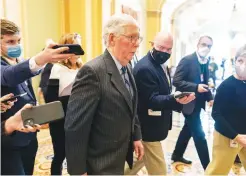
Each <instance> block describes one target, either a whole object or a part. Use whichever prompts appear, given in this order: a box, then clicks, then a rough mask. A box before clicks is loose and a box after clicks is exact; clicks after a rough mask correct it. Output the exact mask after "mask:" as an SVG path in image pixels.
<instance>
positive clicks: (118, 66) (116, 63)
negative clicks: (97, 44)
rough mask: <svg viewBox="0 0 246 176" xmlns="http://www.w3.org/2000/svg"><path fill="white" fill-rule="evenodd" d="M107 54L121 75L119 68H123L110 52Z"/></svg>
mask: <svg viewBox="0 0 246 176" xmlns="http://www.w3.org/2000/svg"><path fill="white" fill-rule="evenodd" d="M108 52H109V51H108ZM109 54H110V55H111V57H112V58H113V60H114V63H115V65H116V67H117V69H118V70H119V72H120V74H121V72H122V70H121V68H122V67H123V66H122V65H121V64H120V62H119V61H118V60H117V59H116V57H114V56H113V55H112V54H111V53H110V52H109Z"/></svg>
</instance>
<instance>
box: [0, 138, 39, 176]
mask: <svg viewBox="0 0 246 176" xmlns="http://www.w3.org/2000/svg"><path fill="white" fill-rule="evenodd" d="M37 150H38V141H37V138H35V139H33V140H32V141H31V142H30V143H29V145H27V146H25V147H15V148H6V147H2V148H1V154H2V156H1V175H32V174H33V169H34V163H35V157H36V153H37Z"/></svg>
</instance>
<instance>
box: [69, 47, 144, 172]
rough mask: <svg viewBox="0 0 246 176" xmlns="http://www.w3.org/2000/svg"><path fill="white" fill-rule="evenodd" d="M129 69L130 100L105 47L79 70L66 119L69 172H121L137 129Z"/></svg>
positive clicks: (131, 150) (130, 159)
mask: <svg viewBox="0 0 246 176" xmlns="http://www.w3.org/2000/svg"><path fill="white" fill-rule="evenodd" d="M127 70H128V73H129V77H130V81H131V84H132V85H133V92H134V96H133V98H132V97H131V96H130V93H129V92H128V90H127V88H126V86H125V84H124V82H123V79H122V78H121V75H120V73H119V71H118V69H117V67H116V64H115V62H114V60H113V58H112V57H111V55H110V54H109V52H108V51H107V50H106V51H105V52H104V54H103V55H101V56H99V57H97V58H95V59H93V60H92V61H90V62H88V63H87V64H85V65H84V66H83V67H82V68H81V69H80V71H79V72H78V74H77V77H76V80H75V83H74V85H73V90H72V94H71V97H70V99H69V103H68V108H67V115H66V119H65V134H66V158H67V164H68V172H69V174H72V175H80V174H83V173H85V172H87V173H88V174H98V175H99V174H108V175H109V174H114V175H118V174H124V164H125V161H126V158H128V160H129V162H130V163H132V155H133V154H132V152H133V145H132V141H133V140H139V139H141V131H140V126H139V122H138V118H137V89H136V85H135V81H134V78H133V76H132V73H131V69H130V67H129V66H128V67H127ZM129 146H130V147H129Z"/></svg>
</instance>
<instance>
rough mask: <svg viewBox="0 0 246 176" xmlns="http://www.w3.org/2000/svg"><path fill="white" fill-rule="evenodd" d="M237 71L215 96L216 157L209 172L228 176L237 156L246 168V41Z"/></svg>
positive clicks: (236, 61)
mask: <svg viewBox="0 0 246 176" xmlns="http://www.w3.org/2000/svg"><path fill="white" fill-rule="evenodd" d="M235 71H236V72H235V74H234V75H232V76H230V77H229V78H227V79H226V80H225V81H223V82H222V83H221V85H220V86H219V88H218V89H217V93H216V96H215V101H214V107H213V111H212V117H213V118H214V120H215V131H214V142H213V155H212V157H213V158H212V161H211V163H210V164H209V165H208V168H207V169H206V172H205V174H206V175H228V174H229V172H230V169H231V167H232V165H233V163H234V161H235V158H236V156H237V155H239V158H240V160H241V163H242V164H243V167H244V169H245V170H246V44H245V45H244V46H243V47H241V48H240V49H239V50H238V51H237V53H236V56H235Z"/></svg>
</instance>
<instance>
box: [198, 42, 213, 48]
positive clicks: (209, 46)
mask: <svg viewBox="0 0 246 176" xmlns="http://www.w3.org/2000/svg"><path fill="white" fill-rule="evenodd" d="M200 45H201V46H202V47H208V48H209V49H211V48H212V45H208V44H206V43H200Z"/></svg>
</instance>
